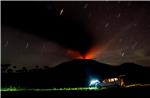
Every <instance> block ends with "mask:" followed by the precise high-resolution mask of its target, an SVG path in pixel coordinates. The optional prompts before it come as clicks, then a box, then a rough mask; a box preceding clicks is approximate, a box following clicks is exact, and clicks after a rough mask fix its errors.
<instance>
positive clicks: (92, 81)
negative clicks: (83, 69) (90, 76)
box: [89, 80, 100, 86]
mask: <svg viewBox="0 0 150 98" xmlns="http://www.w3.org/2000/svg"><path fill="white" fill-rule="evenodd" d="M99 83H100V81H99V80H91V81H90V85H89V86H97V85H98V84H99Z"/></svg>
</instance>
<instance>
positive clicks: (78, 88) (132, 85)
mask: <svg viewBox="0 0 150 98" xmlns="http://www.w3.org/2000/svg"><path fill="white" fill-rule="evenodd" d="M137 86H150V84H131V85H127V86H125V88H130V87H137ZM105 89H109V87H102V88H97V87H77V88H50V89H34V88H31V89H27V88H17V87H12V86H11V87H9V88H1V89H0V91H2V92H15V91H91V90H95V91H100V90H105Z"/></svg>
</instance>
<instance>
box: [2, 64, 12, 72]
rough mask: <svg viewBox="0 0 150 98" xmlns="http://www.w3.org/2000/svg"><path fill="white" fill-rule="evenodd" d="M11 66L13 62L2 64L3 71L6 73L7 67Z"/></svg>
mask: <svg viewBox="0 0 150 98" xmlns="http://www.w3.org/2000/svg"><path fill="white" fill-rule="evenodd" d="M10 66H11V64H2V65H1V68H2V69H1V71H2V73H5V72H6V71H7V69H8V68H9V67H10Z"/></svg>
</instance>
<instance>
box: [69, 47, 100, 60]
mask: <svg viewBox="0 0 150 98" xmlns="http://www.w3.org/2000/svg"><path fill="white" fill-rule="evenodd" d="M97 50H98V47H96V46H95V47H92V48H91V49H89V51H87V53H86V54H84V55H83V54H81V53H80V52H78V51H75V50H68V54H69V55H70V56H71V57H73V58H77V59H94V58H95V57H96V52H97Z"/></svg>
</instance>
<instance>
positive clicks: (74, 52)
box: [68, 50, 83, 59]
mask: <svg viewBox="0 0 150 98" xmlns="http://www.w3.org/2000/svg"><path fill="white" fill-rule="evenodd" d="M68 54H69V56H71V57H73V58H78V59H83V57H82V56H81V54H80V53H79V52H78V51H75V50H68Z"/></svg>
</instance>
